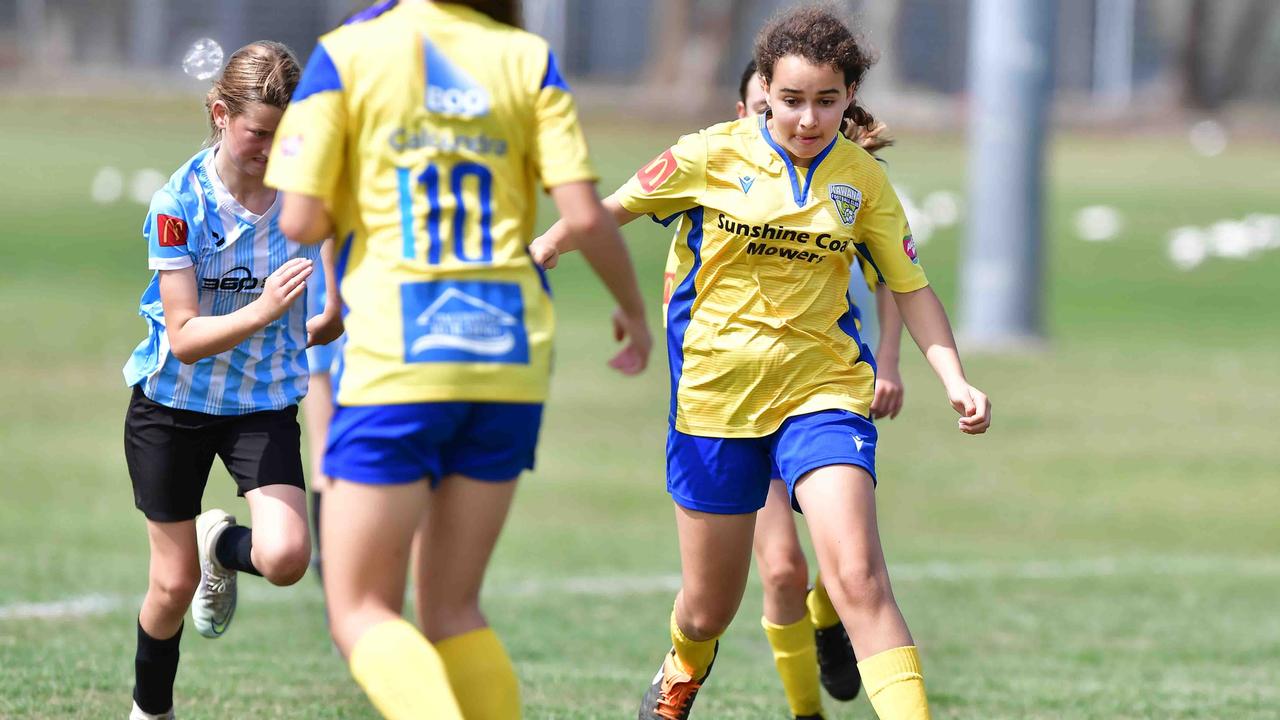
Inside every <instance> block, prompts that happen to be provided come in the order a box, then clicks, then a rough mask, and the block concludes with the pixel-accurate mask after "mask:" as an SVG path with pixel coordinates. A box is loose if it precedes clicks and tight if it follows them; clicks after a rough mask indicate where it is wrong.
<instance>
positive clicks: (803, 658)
mask: <svg viewBox="0 0 1280 720" xmlns="http://www.w3.org/2000/svg"><path fill="white" fill-rule="evenodd" d="M754 547H755V556H756V566H757V567H758V568H759V570H760V579H761V581H762V582H763V584H764V617H763V618H761V619H760V624H761V625H762V626H763V627H764V632H765V636H766V637H768V639H769V647H770V648H772V650H773V662H774V665H776V666H777V668H778V677H780V678H781V679H782V689H783V691H785V692H786V695H787V704H788V705H789V706H790V708H791V714H792V715H795V716H797V717H804V716H812V715H818V714H820V713H821V712H822V693H821V691H820V690H819V689H818V664H817V663H818V656H817V648H816V646H815V644H814V635H813V623H812V622H811V621H810V619H809V613H808V609H807V608H806V607H805V592H806V588H807V585H808V582H809V564H808V563H807V562H806V561H805V557H804V551H803V549H801V547H800V538H799V537H798V536H797V535H796V523H795V518H794V511H793V510H792V509H791V498H790V497H789V496H788V495H787V485H786V483H784V482H782V481H781V480H774V481H773V482H770V483H769V497H768V500H767V501H766V502H765V506H764V508H763V509H761V510H760V512H759V514H758V516H757V518H756V529H755V540H754Z"/></svg>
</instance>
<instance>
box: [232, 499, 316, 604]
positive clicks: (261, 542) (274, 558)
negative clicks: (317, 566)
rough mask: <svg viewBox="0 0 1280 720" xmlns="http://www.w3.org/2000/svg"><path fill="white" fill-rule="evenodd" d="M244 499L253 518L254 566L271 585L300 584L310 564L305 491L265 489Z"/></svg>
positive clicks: (309, 539) (309, 538)
mask: <svg viewBox="0 0 1280 720" xmlns="http://www.w3.org/2000/svg"><path fill="white" fill-rule="evenodd" d="M244 499H245V500H247V501H248V502H249V515H250V516H251V517H252V518H253V566H254V567H256V568H257V569H258V571H259V572H261V573H262V576H263V577H264V578H266V579H267V580H268V581H270V582H271V583H272V584H274V585H292V584H294V583H296V582H298V580H301V579H302V576H303V575H304V574H306V572H307V564H308V563H309V562H310V561H311V536H310V534H309V533H308V531H307V495H306V491H304V490H303V489H302V488H300V487H295V486H293V485H266V486H264V487H260V488H256V489H254V490H250V491H249V492H247V493H245V494H244Z"/></svg>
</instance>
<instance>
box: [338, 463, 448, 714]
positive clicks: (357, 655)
mask: <svg viewBox="0 0 1280 720" xmlns="http://www.w3.org/2000/svg"><path fill="white" fill-rule="evenodd" d="M326 492H327V493H328V496H329V497H328V502H326V503H325V505H324V507H323V508H322V509H321V513H322V515H323V519H322V521H321V526H320V527H321V532H322V533H323V535H324V540H323V541H322V542H323V544H324V547H325V548H326V557H325V574H324V588H325V599H326V602H327V603H328V608H329V629H330V632H331V634H332V635H333V640H334V643H335V644H336V645H337V646H338V650H339V651H340V652H341V653H342V655H343V656H344V657H346V658H347V660H348V663H349V664H350V666H351V673H352V675H354V676H355V679H356V681H357V682H359V683H360V685H361V687H363V688H364V690H365V692H366V693H367V694H368V696H369V699H370V700H371V701H372V702H373V704H374V705H375V706H376V707H377V708H378V710H379V711H381V712H382V714H383V715H384V717H387V718H391V719H392V720H399V719H401V718H406V719H407V718H422V717H430V718H442V719H443V720H460V718H461V717H462V714H461V711H460V710H459V708H458V704H457V701H456V700H455V699H454V697H453V693H452V691H451V690H450V689H449V683H448V678H447V677H446V675H445V670H444V667H443V665H442V663H441V661H440V657H439V655H438V654H437V653H436V651H435V649H434V648H432V646H431V644H430V643H428V642H427V640H426V638H424V637H423V636H422V635H421V634H420V633H419V632H418V631H417V630H416V629H414V628H413V626H412V625H410V624H409V623H406V622H405V621H404V620H403V619H401V617H400V611H401V608H402V606H403V603H404V590H405V574H406V571H407V568H408V559H409V546H410V543H411V542H412V540H413V534H414V531H415V530H416V529H417V527H418V524H419V520H420V519H421V517H422V515H423V514H424V513H425V512H426V508H427V504H428V502H427V501H428V498H429V496H430V488H429V486H428V484H427V483H426V482H424V481H419V482H413V483H405V484H397V485H372V484H361V483H354V482H347V481H344V480H340V479H335V480H334V482H333V483H332V484H331V485H330V487H329V489H328V490H327V491H326Z"/></svg>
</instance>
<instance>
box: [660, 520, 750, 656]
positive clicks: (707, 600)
mask: <svg viewBox="0 0 1280 720" xmlns="http://www.w3.org/2000/svg"><path fill="white" fill-rule="evenodd" d="M755 523H756V514H755V513H746V514H742V515H716V514H712V513H704V512H698V511H696V510H688V509H686V508H682V507H680V506H679V505H677V506H676V531H677V532H678V533H679V536H680V576H681V587H680V593H679V594H678V595H676V610H675V612H676V624H677V625H679V627H680V630H681V631H683V632H684V634H685V635H686V636H687V637H688V638H689V639H690V640H694V641H701V640H709V639H711V638H714V637H718V636H720V635H721V634H722V633H724V631H725V630H726V629H727V628H728V627H729V623H730V622H732V621H733V616H734V615H735V614H737V612H738V606H739V605H740V604H741V603H742V593H743V591H744V590H745V589H746V585H747V574H748V573H749V572H750V570H751V538H752V534H753V532H754V530H755Z"/></svg>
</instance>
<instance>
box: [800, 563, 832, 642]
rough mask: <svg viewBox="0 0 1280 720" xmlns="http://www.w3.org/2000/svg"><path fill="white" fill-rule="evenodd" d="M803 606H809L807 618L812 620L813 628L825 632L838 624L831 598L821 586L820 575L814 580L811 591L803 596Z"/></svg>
mask: <svg viewBox="0 0 1280 720" xmlns="http://www.w3.org/2000/svg"><path fill="white" fill-rule="evenodd" d="M804 604H805V605H808V606H809V617H811V618H813V626H814V627H815V628H818V629H819V630H826V629H827V628H829V627H832V626H833V625H835V624H836V623H838V622H840V616H839V615H838V614H837V613H836V606H835V605H832V604H831V596H829V595H827V589H826V588H825V587H823V585H822V575H818V577H817V578H815V579H814V581H813V589H812V590H810V591H809V594H808V595H806V596H805V599H804Z"/></svg>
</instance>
